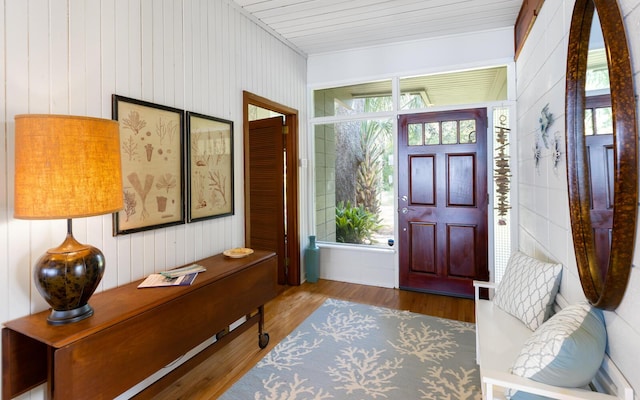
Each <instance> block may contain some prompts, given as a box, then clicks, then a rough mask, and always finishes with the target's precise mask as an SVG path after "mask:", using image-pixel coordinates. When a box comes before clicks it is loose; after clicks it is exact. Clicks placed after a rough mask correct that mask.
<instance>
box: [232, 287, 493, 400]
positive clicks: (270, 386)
mask: <svg viewBox="0 0 640 400" xmlns="http://www.w3.org/2000/svg"><path fill="white" fill-rule="evenodd" d="M481 398H482V394H481V389H480V377H479V372H478V366H477V365H476V362H475V326H474V325H473V324H470V323H467V322H460V321H454V320H448V319H442V318H435V317H430V316H426V315H422V314H416V313H411V312H408V311H399V310H392V309H388V308H381V307H373V306H368V305H363V304H357V303H352V302H347V301H341V300H333V299H329V300H327V301H326V302H325V303H324V304H323V305H322V306H321V307H320V308H318V310H316V311H315V312H313V314H311V315H310V316H309V317H308V318H307V319H306V320H305V321H304V322H303V323H302V324H301V325H300V326H298V328H296V329H295V330H294V331H293V332H292V333H291V334H290V335H289V336H287V337H286V338H285V339H284V340H283V341H282V342H280V343H279V344H278V345H277V346H276V347H274V348H273V350H271V351H270V352H269V353H267V354H266V355H265V357H264V358H263V359H262V360H261V361H260V362H259V363H258V364H257V365H256V366H255V367H254V368H253V369H252V370H250V371H249V372H248V373H247V374H246V375H244V376H243V377H242V378H241V379H240V380H239V381H238V382H236V383H235V384H234V385H233V386H232V387H231V388H230V389H229V390H228V391H227V392H226V393H225V394H224V395H223V396H222V397H221V399H223V400H244V399H247V400H249V399H254V400H267V399H272V400H276V399H278V400H285V399H286V400H300V399H316V400H322V399H402V400H408V399H432V400H435V399H443V400H445V399H447V400H448V399H478V400H479V399H481Z"/></svg>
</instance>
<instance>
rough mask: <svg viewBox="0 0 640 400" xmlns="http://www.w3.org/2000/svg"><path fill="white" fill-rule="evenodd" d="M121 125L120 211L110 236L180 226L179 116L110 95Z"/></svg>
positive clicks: (182, 203) (180, 119)
mask: <svg viewBox="0 0 640 400" xmlns="http://www.w3.org/2000/svg"><path fill="white" fill-rule="evenodd" d="M113 116H114V119H117V120H118V122H119V124H120V151H121V158H122V171H123V174H122V176H123V182H122V184H123V194H122V195H123V199H124V209H123V210H122V211H120V212H118V213H116V214H114V234H122V233H131V232H136V231H139V230H145V229H152V228H156V227H160V226H167V225H172V224H176V223H182V222H184V200H183V192H182V187H183V185H182V176H183V172H182V171H183V168H184V167H183V162H182V160H183V152H182V143H183V130H182V125H183V112H182V111H181V110H177V109H173V108H169V107H164V106H159V105H155V104H152V103H147V102H143V101H140V100H134V99H128V98H125V97H122V96H117V95H114V98H113Z"/></svg>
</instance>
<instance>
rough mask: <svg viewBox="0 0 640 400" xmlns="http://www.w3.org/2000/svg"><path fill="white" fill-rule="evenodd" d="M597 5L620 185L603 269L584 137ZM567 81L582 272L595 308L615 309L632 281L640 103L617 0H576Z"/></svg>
mask: <svg viewBox="0 0 640 400" xmlns="http://www.w3.org/2000/svg"><path fill="white" fill-rule="evenodd" d="M594 7H595V10H597V12H598V15H599V17H600V25H601V28H602V34H603V37H604V42H605V47H606V54H607V63H608V67H609V80H610V87H611V106H612V117H613V146H614V154H615V156H614V167H615V168H614V179H615V182H614V204H613V227H612V230H611V236H610V237H611V250H610V256H609V263H608V266H600V265H598V262H597V259H596V255H595V245H594V237H593V229H592V226H591V217H590V207H591V194H590V186H589V174H588V159H587V155H586V148H585V137H584V129H585V128H584V109H585V78H586V72H587V53H588V50H589V34H590V31H591V24H592V20H593V15H594ZM566 79H567V82H566V85H567V86H566V96H567V97H566V110H565V111H566V114H565V115H566V141H567V152H566V155H567V182H568V189H569V209H570V214H571V229H572V232H573V244H574V249H575V254H576V261H577V265H578V272H579V275H580V281H581V283H582V288H583V291H584V293H585V295H586V297H587V299H588V300H589V301H590V302H591V304H593V305H594V306H595V307H598V308H602V309H608V310H613V309H615V308H616V307H617V306H618V305H619V304H620V301H621V300H622V297H623V296H624V292H625V290H626V287H627V282H628V280H629V273H630V270H631V261H632V257H633V248H634V242H635V231H636V215H637V212H638V163H637V140H638V138H637V125H636V101H635V96H634V89H633V76H632V73H631V61H630V57H629V49H628V47H627V38H626V34H625V29H624V23H623V19H622V16H621V14H620V10H619V8H618V4H617V1H612V0H576V3H575V6H574V9H573V17H572V20H571V28H570V33H569V47H568V55H567V77H566ZM601 271H604V272H601Z"/></svg>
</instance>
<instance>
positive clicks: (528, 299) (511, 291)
mask: <svg viewBox="0 0 640 400" xmlns="http://www.w3.org/2000/svg"><path fill="white" fill-rule="evenodd" d="M561 274H562V264H553V263H547V262H544V261H540V260H538V259H535V258H532V257H529V256H527V255H525V254H523V253H521V252H519V251H517V252H515V253H513V254H512V255H511V257H510V258H509V261H508V263H507V267H506V269H505V273H504V276H503V278H502V280H501V281H500V283H499V284H498V287H497V288H496V295H495V297H494V298H493V302H494V303H495V305H496V306H498V307H500V308H501V309H503V310H504V311H506V312H508V313H509V314H511V315H513V316H515V317H516V318H518V319H520V320H521V321H522V322H523V323H524V324H525V325H526V326H527V327H528V328H529V329H531V330H536V329H537V328H538V327H539V326H540V325H542V323H543V322H544V321H546V320H547V319H548V318H549V317H550V316H551V314H552V308H551V307H552V304H553V302H554V300H555V297H556V294H557V293H558V288H559V287H560V277H561Z"/></svg>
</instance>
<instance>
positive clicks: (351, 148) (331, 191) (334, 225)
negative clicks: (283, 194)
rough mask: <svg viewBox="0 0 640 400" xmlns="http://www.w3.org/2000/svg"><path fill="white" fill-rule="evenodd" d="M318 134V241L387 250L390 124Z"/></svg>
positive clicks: (340, 126) (331, 128)
mask: <svg viewBox="0 0 640 400" xmlns="http://www.w3.org/2000/svg"><path fill="white" fill-rule="evenodd" d="M416 125H418V126H419V124H416ZM314 133H315V187H316V193H315V194H316V197H315V203H316V210H315V212H316V237H317V239H318V240H319V241H323V242H334V243H335V242H337V243H350V244H360V245H363V244H366V245H372V246H382V247H388V246H389V244H388V243H389V239H392V238H393V237H394V230H395V221H394V217H395V214H394V202H395V201H394V199H395V197H394V186H393V185H394V183H393V179H392V178H393V171H394V165H393V162H394V158H393V123H392V120H391V119H367V120H360V121H347V122H339V123H333V124H317V125H314Z"/></svg>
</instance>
